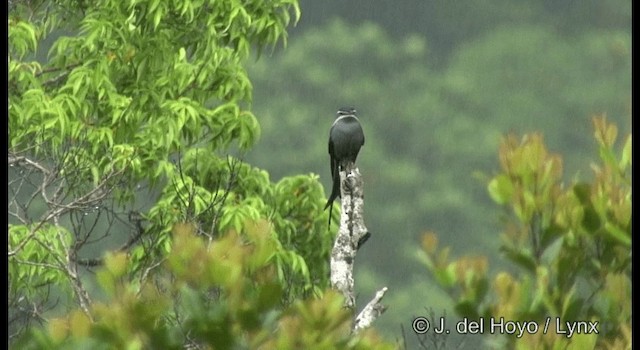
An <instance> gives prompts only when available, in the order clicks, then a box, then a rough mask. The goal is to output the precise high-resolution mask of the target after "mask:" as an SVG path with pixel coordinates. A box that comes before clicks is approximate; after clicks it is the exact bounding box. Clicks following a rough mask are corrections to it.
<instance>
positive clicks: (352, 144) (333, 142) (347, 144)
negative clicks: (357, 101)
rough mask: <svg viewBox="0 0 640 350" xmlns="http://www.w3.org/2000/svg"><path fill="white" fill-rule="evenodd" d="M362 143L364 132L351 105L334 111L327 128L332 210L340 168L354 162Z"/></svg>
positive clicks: (326, 206)
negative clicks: (332, 119)
mask: <svg viewBox="0 0 640 350" xmlns="http://www.w3.org/2000/svg"><path fill="white" fill-rule="evenodd" d="M362 145H364V132H362V127H361V126H360V121H359V120H358V117H356V110H355V109H354V108H351V107H343V108H340V109H339V110H338V112H337V113H336V120H335V121H334V122H333V125H332V126H331V130H329V157H330V159H331V178H332V179H333V188H332V189H331V195H330V196H329V200H328V201H327V204H326V205H325V206H324V209H325V210H326V209H327V208H328V207H329V206H331V209H332V210H333V201H334V200H335V199H336V198H337V197H338V196H340V174H339V172H340V170H341V169H343V168H344V167H345V166H346V165H347V164H348V163H355V162H356V158H357V157H358V152H360V147H362ZM329 222H331V211H329Z"/></svg>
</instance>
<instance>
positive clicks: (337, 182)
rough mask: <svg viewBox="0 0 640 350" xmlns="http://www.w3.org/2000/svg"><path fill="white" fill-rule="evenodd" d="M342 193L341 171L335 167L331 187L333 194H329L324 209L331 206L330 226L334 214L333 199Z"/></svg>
mask: <svg viewBox="0 0 640 350" xmlns="http://www.w3.org/2000/svg"><path fill="white" fill-rule="evenodd" d="M339 194H340V172H339V171H338V169H334V171H333V187H332V188H331V194H330V195H329V199H328V200H327V204H326V205H325V206H324V210H327V208H329V207H331V209H329V228H331V216H332V214H333V201H335V199H336V198H338V195H339Z"/></svg>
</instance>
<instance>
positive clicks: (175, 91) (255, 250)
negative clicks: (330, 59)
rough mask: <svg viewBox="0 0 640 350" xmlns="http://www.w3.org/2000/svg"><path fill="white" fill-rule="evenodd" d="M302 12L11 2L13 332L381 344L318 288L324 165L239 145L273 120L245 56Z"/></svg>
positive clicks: (83, 340)
mask: <svg viewBox="0 0 640 350" xmlns="http://www.w3.org/2000/svg"><path fill="white" fill-rule="evenodd" d="M299 16H300V11H299V7H298V4H297V2H296V1H292V0H279V1H270V2H264V1H242V2H239V1H189V0H185V1H171V2H163V1H156V0H149V1H146V0H132V1H124V2H123V1H113V0H103V1H97V2H91V3H88V2H85V1H47V0H33V1H20V2H10V17H9V91H10V94H9V154H8V164H9V166H10V172H9V191H10V192H9V193H10V195H9V216H10V223H9V248H8V257H9V314H10V324H9V327H10V330H11V333H12V339H15V338H17V336H19V335H21V334H24V333H25V331H26V332H28V333H29V334H31V335H35V337H25V338H22V339H23V343H21V344H22V345H23V346H25V347H33V346H37V347H62V348H69V347H72V348H73V347H75V346H89V347H91V348H113V347H116V348H122V347H127V348H143V347H149V346H150V347H163V348H165V347H167V348H177V347H182V346H183V345H189V344H191V345H194V346H204V345H205V344H208V346H215V347H218V348H224V347H226V346H227V345H228V346H231V344H234V346H250V345H252V344H253V345H256V344H278V346H282V348H296V347H298V346H299V345H300V344H311V343H312V342H313V341H315V340H320V343H319V344H321V345H322V344H325V343H322V342H323V341H324V342H326V344H338V345H340V344H342V345H341V346H344V347H352V346H353V347H356V346H357V345H358V344H368V343H367V342H368V340H367V339H368V338H369V337H372V336H373V335H372V334H369V333H366V332H365V333H363V335H362V336H361V337H360V338H350V337H349V336H348V332H347V334H345V333H344V332H340V331H341V330H343V328H344V327H343V325H344V324H345V322H346V320H348V319H347V318H346V316H345V314H344V313H343V312H342V311H341V310H339V308H338V307H336V305H342V301H341V300H339V298H337V297H335V296H333V294H331V293H328V294H327V295H325V296H324V297H323V298H320V297H321V296H322V295H323V290H324V289H325V288H326V287H327V286H328V277H329V276H328V257H329V249H330V246H331V241H332V237H331V236H330V235H329V234H327V232H328V231H327V224H326V223H327V217H326V214H323V213H322V211H321V209H322V206H323V204H324V202H323V197H324V196H323V191H322V187H321V186H320V184H319V182H318V179H317V177H316V176H314V175H297V176H291V177H287V178H283V179H281V180H280V181H278V182H277V183H273V182H271V181H270V180H269V174H268V173H267V172H265V171H264V170H260V169H258V168H256V167H252V166H251V165H249V164H247V163H245V162H243V160H242V159H243V157H244V154H245V153H246V151H247V150H248V149H249V148H250V147H251V146H252V145H254V144H255V143H256V141H257V139H258V137H259V135H260V128H259V125H258V120H257V118H256V117H255V116H254V114H253V113H252V112H251V110H250V107H251V97H252V96H251V95H252V87H251V82H250V80H249V78H248V75H247V72H246V69H245V67H244V64H245V61H246V60H247V59H248V58H249V54H250V52H251V50H252V48H255V49H256V50H257V51H258V52H260V51H261V50H262V49H264V48H274V47H275V46H276V45H277V44H278V43H280V42H286V31H285V29H286V27H287V26H288V25H289V24H290V23H291V22H292V21H293V22H295V21H297V20H298V18H299ZM45 40H50V41H51V42H52V45H51V48H50V49H49V50H48V56H47V58H46V60H45V61H43V62H40V61H36V60H35V57H40V56H41V55H40V53H41V52H40V50H42V43H43V42H44V41H45ZM256 225H257V226H256ZM95 269H97V270H98V271H97V273H96V272H95V271H94V270H95ZM303 298H307V299H309V300H308V301H306V302H304V301H301V300H302V299H303ZM313 298H319V299H317V300H313ZM65 314H66V316H61V317H58V318H55V319H53V320H52V317H54V316H56V315H58V316H60V315H65ZM33 322H38V323H48V331H38V330H34V329H33V328H34V327H33ZM323 322H324V324H325V326H324V327H321V328H319V329H318V330H314V326H317V325H318V324H322V323H323ZM275 329H286V331H284V332H282V333H278V335H277V336H275V333H273V332H272V331H273V330H275ZM325 336H326V338H321V337H325ZM265 346H266V345H265ZM383 346H384V345H383Z"/></svg>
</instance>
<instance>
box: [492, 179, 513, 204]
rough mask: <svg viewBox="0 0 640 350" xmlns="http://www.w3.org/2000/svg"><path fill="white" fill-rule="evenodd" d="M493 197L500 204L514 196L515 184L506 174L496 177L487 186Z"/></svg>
mask: <svg viewBox="0 0 640 350" xmlns="http://www.w3.org/2000/svg"><path fill="white" fill-rule="evenodd" d="M487 191H489V195H490V196H491V199H493V200H494V201H495V202H496V203H498V204H506V203H508V202H509V201H511V198H512V196H513V184H512V182H511V179H510V178H509V176H507V175H505V174H501V175H498V176H496V177H494V178H493V179H492V180H491V181H490V182H489V185H488V186H487Z"/></svg>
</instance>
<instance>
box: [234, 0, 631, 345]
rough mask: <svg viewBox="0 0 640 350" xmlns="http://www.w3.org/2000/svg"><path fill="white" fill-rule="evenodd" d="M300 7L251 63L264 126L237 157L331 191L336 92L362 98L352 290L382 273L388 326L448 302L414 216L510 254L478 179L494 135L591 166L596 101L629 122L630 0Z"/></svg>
mask: <svg viewBox="0 0 640 350" xmlns="http://www.w3.org/2000/svg"><path fill="white" fill-rule="evenodd" d="M300 7H301V10H302V18H301V20H300V21H299V23H298V25H297V26H296V27H295V28H292V29H291V30H290V31H289V34H290V35H289V38H288V44H287V47H286V49H285V50H280V49H276V50H274V51H273V52H264V53H263V56H261V57H260V59H259V60H256V61H254V62H251V63H250V67H249V76H250V79H251V81H252V83H253V85H254V90H253V111H254V113H255V115H256V117H257V118H258V120H259V122H260V125H261V139H260V141H259V142H258V143H257V144H256V146H255V147H254V148H253V149H252V151H251V152H250V153H249V154H248V156H247V159H246V160H247V161H248V162H250V163H252V164H254V165H255V166H258V167H260V168H263V169H265V170H267V171H268V172H269V173H270V176H271V180H272V181H278V180H279V179H280V178H282V177H284V176H291V175H295V174H301V173H316V174H319V175H320V179H321V181H322V183H323V184H324V186H325V194H327V195H328V191H329V189H330V181H331V179H330V176H329V166H328V164H329V159H328V154H327V137H328V130H329V127H330V125H331V123H332V121H333V118H334V114H335V111H336V110H337V108H339V107H341V106H347V105H348V106H354V107H355V108H356V109H357V110H358V113H359V116H360V118H361V122H362V124H363V128H364V130H365V134H366V137H367V141H366V144H365V146H364V147H363V149H362V151H361V153H360V156H359V160H358V163H359V167H360V169H361V172H362V174H363V176H364V179H365V194H366V218H367V221H368V228H369V229H370V230H371V231H372V233H373V237H372V239H370V240H369V241H368V242H367V244H366V246H365V247H364V248H363V249H362V250H361V251H360V254H359V255H358V263H357V264H356V268H357V275H356V288H357V290H358V294H359V295H360V304H362V303H364V302H366V300H368V298H370V296H372V295H373V293H374V292H375V290H377V289H378V288H380V287H382V286H388V287H389V288H390V292H389V293H388V294H387V298H386V300H385V304H387V305H389V306H390V307H389V309H388V311H387V312H386V313H385V314H384V315H383V316H382V317H381V318H380V319H379V320H378V321H377V323H376V325H375V327H376V328H377V329H378V330H379V331H381V332H382V333H383V334H385V335H386V336H387V337H389V338H391V339H395V338H399V337H401V326H402V327H404V329H405V331H407V330H409V329H410V325H411V320H412V319H413V317H414V316H417V315H427V313H428V312H427V310H428V309H432V310H433V311H435V312H436V314H441V313H442V312H443V311H444V310H448V311H444V312H446V313H447V315H453V312H452V311H451V301H450V298H449V297H448V295H447V294H446V293H444V292H443V291H442V290H441V289H439V288H438V287H437V286H436V283H435V282H434V281H432V280H431V279H430V277H429V274H428V273H426V270H425V268H424V266H423V265H422V264H420V263H419V262H418V260H417V259H416V254H417V251H418V250H419V245H420V244H419V241H420V238H419V237H420V236H421V235H422V234H423V233H424V232H427V231H434V232H436V233H437V234H438V236H439V237H440V241H441V244H442V245H444V246H451V247H452V251H453V252H454V254H456V255H458V254H459V255H468V254H472V255H476V254H477V255H485V256H487V257H488V258H489V260H490V263H491V264H490V266H491V269H492V270H497V269H504V268H505V267H506V266H507V265H508V263H507V261H506V260H505V259H503V258H502V257H501V256H500V254H499V252H498V246H499V244H500V234H501V228H500V227H501V225H500V224H501V221H500V219H501V218H500V210H499V207H498V206H497V205H495V204H494V203H492V202H491V200H490V198H489V195H488V193H487V191H486V181H487V179H488V178H489V177H491V176H492V175H494V174H495V173H496V172H497V169H498V167H499V166H498V158H497V150H498V145H499V143H500V138H501V136H502V135H504V134H506V133H509V132H514V133H515V134H517V135H521V134H524V133H528V132H534V131H537V132H541V133H542V134H543V135H544V140H545V143H546V145H547V147H548V148H549V149H550V151H551V152H554V153H560V154H562V155H563V158H564V170H563V178H564V179H565V180H566V181H570V180H581V181H588V180H590V179H591V177H592V175H591V171H590V168H589V167H590V163H591V162H592V161H594V160H595V158H596V155H597V145H596V144H595V143H594V141H593V137H592V135H593V130H592V126H591V118H592V117H593V116H594V115H597V114H602V113H605V114H606V115H607V116H608V119H609V120H611V121H612V122H614V123H615V124H617V125H618V127H619V128H620V134H627V133H629V132H630V125H631V1H630V0H606V1H596V0H590V1H580V2H576V1H570V0H561V1H531V0H530V1H519V2H512V1H507V0H483V1H455V2H449V1H405V2H402V3H401V4H399V3H398V2H396V1H389V0H386V1H376V2H370V1H364V0H356V1H349V2H344V1H339V0H328V1H322V2H317V1H315V2H314V1H310V0H302V1H300ZM449 317H451V318H453V316H449ZM410 338H411V335H410V334H409V336H408V340H409V341H410V340H411V339H410ZM466 339H467V341H468V340H469V338H466ZM452 344H455V342H454V343H452Z"/></svg>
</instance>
